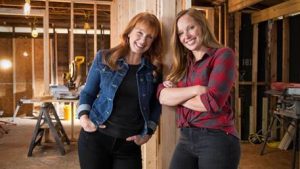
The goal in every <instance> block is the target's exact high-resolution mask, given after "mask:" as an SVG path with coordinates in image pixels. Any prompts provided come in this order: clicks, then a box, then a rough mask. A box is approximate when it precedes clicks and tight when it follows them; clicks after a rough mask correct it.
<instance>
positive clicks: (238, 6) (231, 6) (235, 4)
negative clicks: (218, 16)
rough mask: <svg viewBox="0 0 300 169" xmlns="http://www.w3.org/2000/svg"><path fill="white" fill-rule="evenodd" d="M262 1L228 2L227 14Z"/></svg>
mask: <svg viewBox="0 0 300 169" xmlns="http://www.w3.org/2000/svg"><path fill="white" fill-rule="evenodd" d="M261 1H263V0H228V12H229V13H231V12H235V11H238V10H241V9H244V8H246V7H248V6H251V5H254V4H256V3H258V2H261Z"/></svg>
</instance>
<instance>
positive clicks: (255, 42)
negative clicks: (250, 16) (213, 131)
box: [250, 24, 258, 134]
mask: <svg viewBox="0 0 300 169" xmlns="http://www.w3.org/2000/svg"><path fill="white" fill-rule="evenodd" d="M257 64H258V24H254V26H253V48H252V91H251V92H252V93H251V105H252V112H251V114H250V117H251V118H250V134H251V133H256V125H257Z"/></svg>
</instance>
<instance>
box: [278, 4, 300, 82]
mask: <svg viewBox="0 0 300 169" xmlns="http://www.w3.org/2000/svg"><path fill="white" fill-rule="evenodd" d="M299 8H300V6H299ZM289 28H290V25H289V18H286V17H285V18H283V26H282V81H283V82H289V70H290V66H289V65H290V62H289V60H290V34H289V33H290V29H289Z"/></svg>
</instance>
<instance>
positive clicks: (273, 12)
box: [251, 0, 300, 24]
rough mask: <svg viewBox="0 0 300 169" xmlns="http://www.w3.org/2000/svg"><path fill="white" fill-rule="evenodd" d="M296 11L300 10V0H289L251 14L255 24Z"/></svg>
mask: <svg viewBox="0 0 300 169" xmlns="http://www.w3.org/2000/svg"><path fill="white" fill-rule="evenodd" d="M296 12H300V0H289V1H286V2H283V3H280V4H278V5H275V6H273V7H270V8H267V9H264V10H260V11H258V12H255V13H253V14H252V16H251V20H252V24H255V23H259V22H263V21H266V20H269V19H273V18H276V17H279V16H285V15H289V14H293V13H296Z"/></svg>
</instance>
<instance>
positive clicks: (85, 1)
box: [31, 0, 112, 5]
mask: <svg viewBox="0 0 300 169" xmlns="http://www.w3.org/2000/svg"><path fill="white" fill-rule="evenodd" d="M31 1H45V0H31ZM48 2H65V3H71V2H74V3H81V4H99V5H111V3H112V0H108V1H99V0H98V1H97V0H48Z"/></svg>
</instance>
